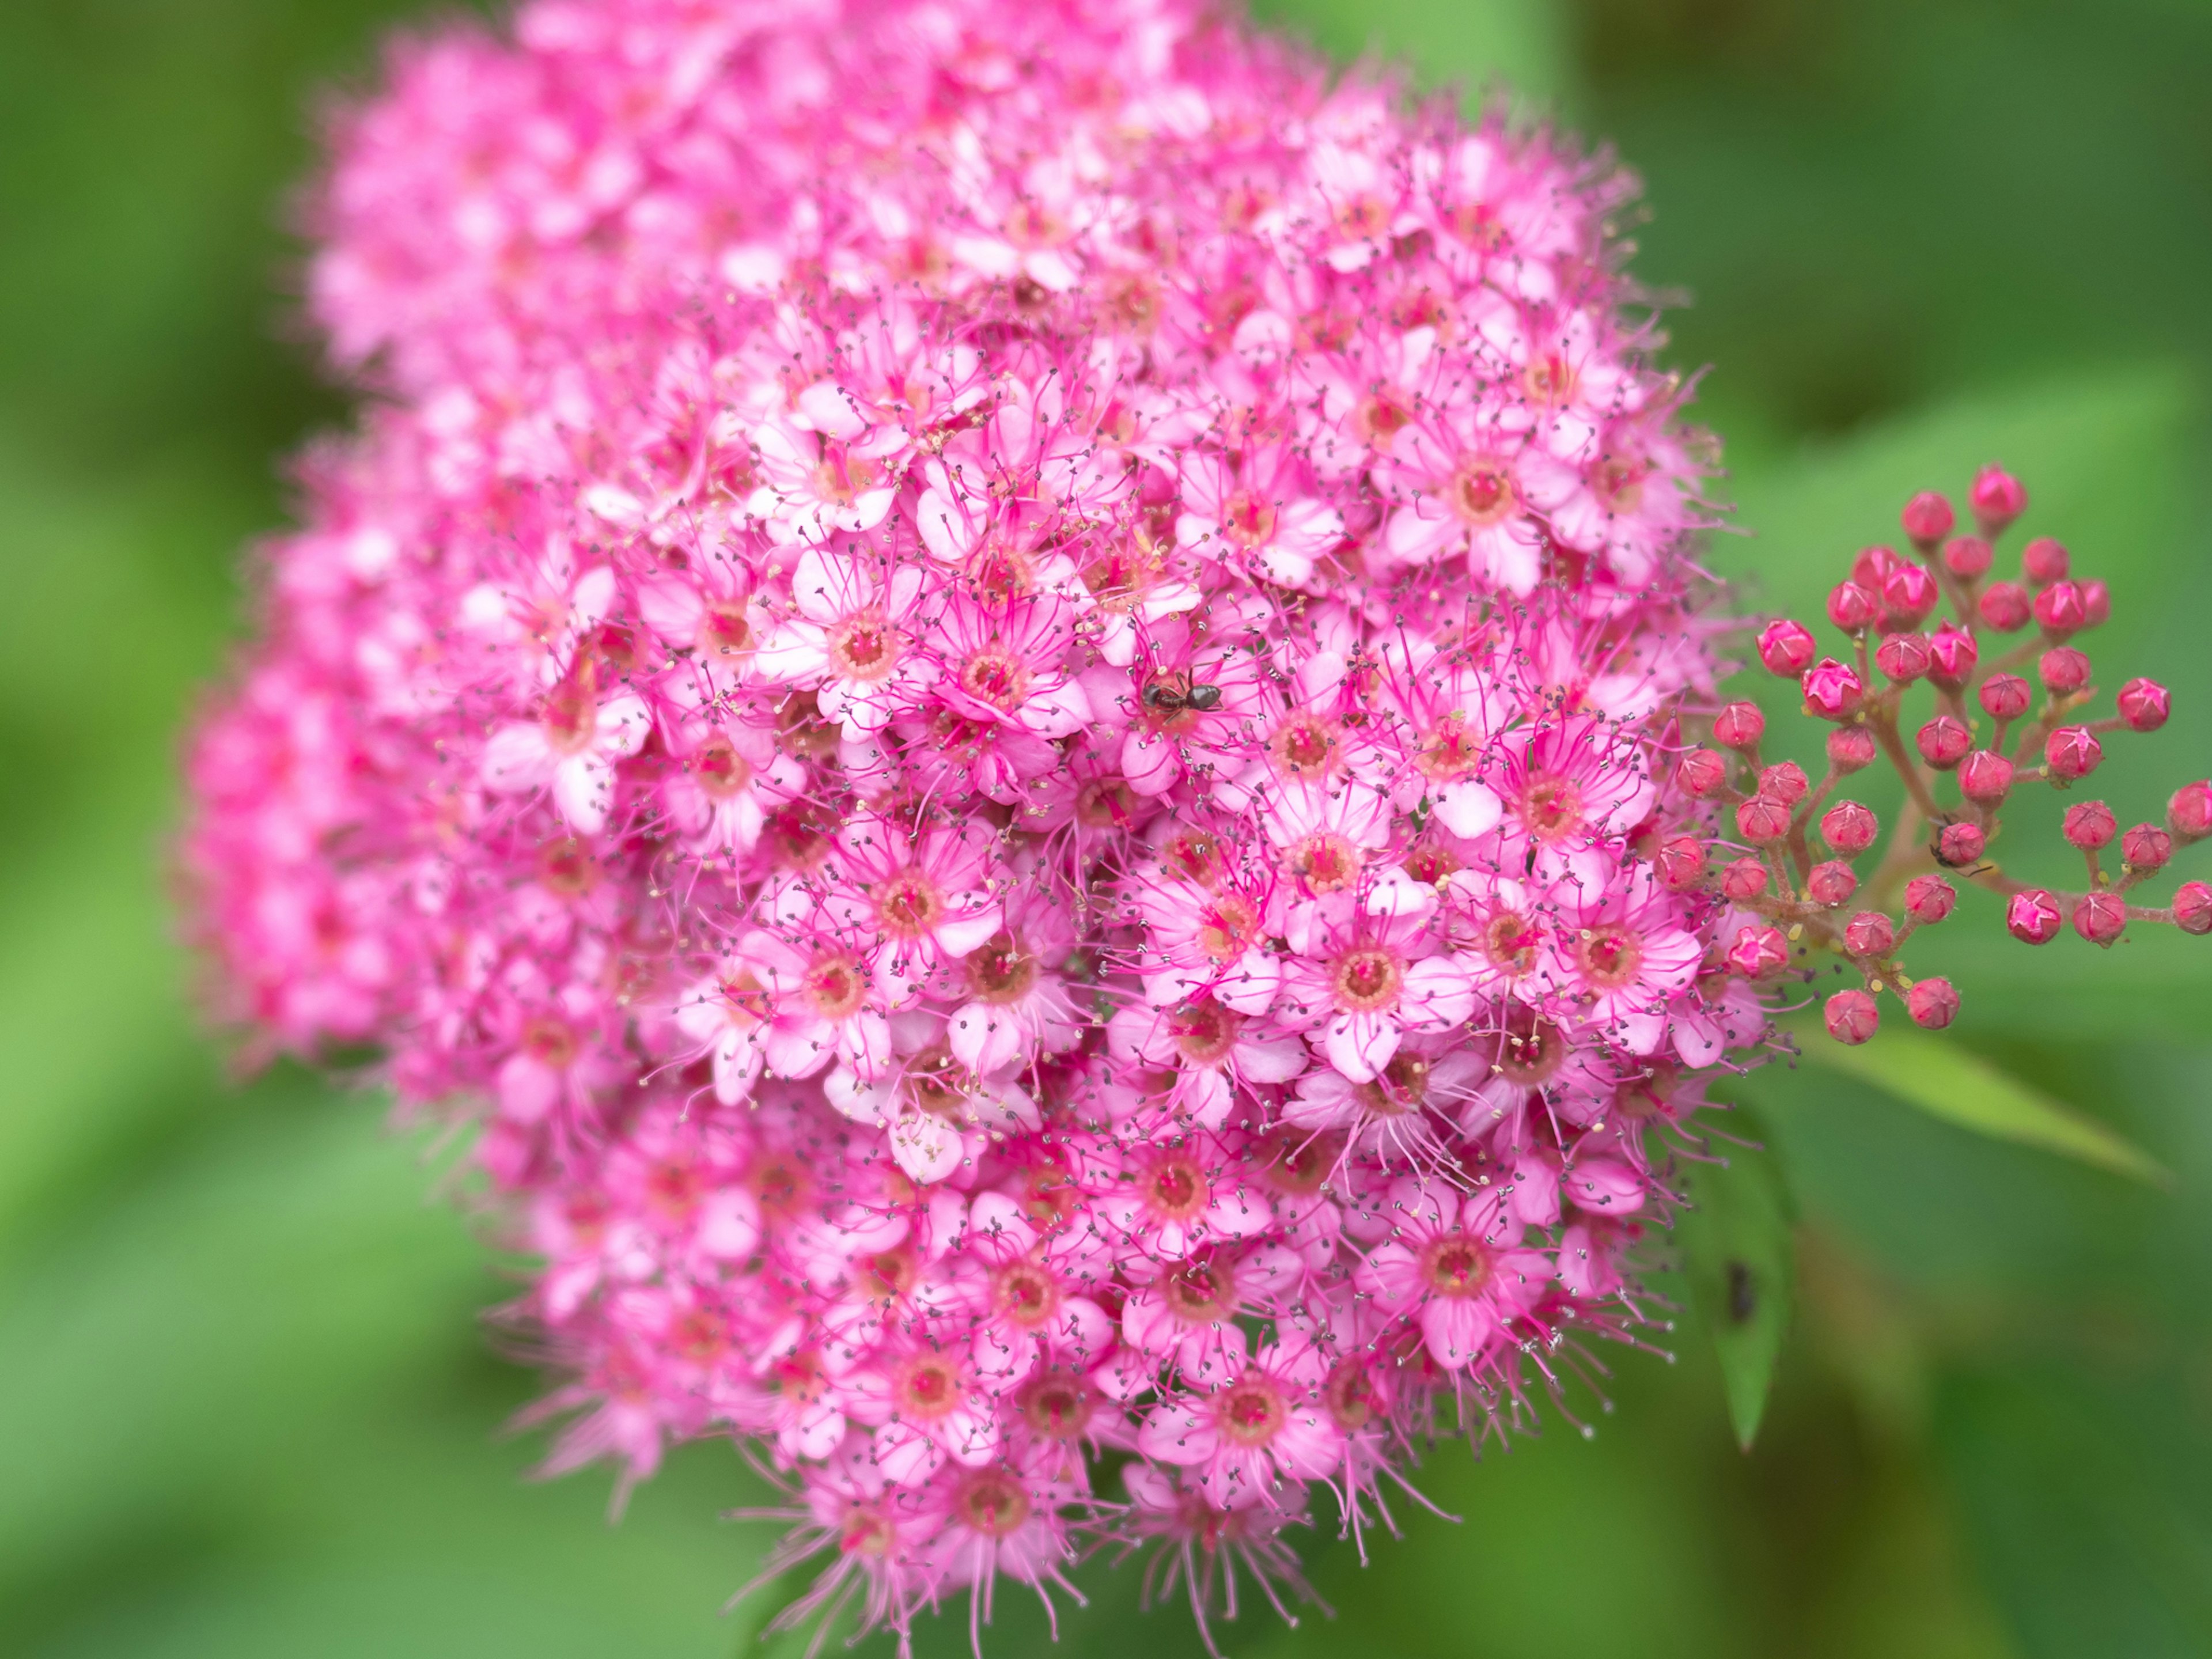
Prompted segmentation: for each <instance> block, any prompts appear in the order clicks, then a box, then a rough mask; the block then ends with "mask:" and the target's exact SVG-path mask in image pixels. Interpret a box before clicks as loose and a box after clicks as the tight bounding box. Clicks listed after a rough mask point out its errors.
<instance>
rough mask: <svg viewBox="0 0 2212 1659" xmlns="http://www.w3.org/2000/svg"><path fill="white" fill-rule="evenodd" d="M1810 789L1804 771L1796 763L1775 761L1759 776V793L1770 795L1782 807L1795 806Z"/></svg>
mask: <svg viewBox="0 0 2212 1659" xmlns="http://www.w3.org/2000/svg"><path fill="white" fill-rule="evenodd" d="M1811 787H1812V785H1811V784H1810V783H1809V782H1808V781H1807V779H1806V776H1805V769H1804V768H1803V767H1802V766H1800V765H1798V764H1797V763H1796V761H1777V762H1775V763H1774V764H1773V765H1771V766H1770V767H1768V768H1767V769H1765V771H1764V772H1761V773H1760V774H1759V793H1760V794H1762V795H1771V796H1773V797H1774V799H1777V800H1778V801H1780V802H1781V803H1782V804H1783V805H1784V806H1795V805H1796V804H1797V803H1798V802H1799V801H1801V800H1802V799H1805V792H1806V790H1808V789H1809V788H1811Z"/></svg>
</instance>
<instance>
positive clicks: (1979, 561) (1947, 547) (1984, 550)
mask: <svg viewBox="0 0 2212 1659" xmlns="http://www.w3.org/2000/svg"><path fill="white" fill-rule="evenodd" d="M1995 558H1996V554H1995V552H1994V551H1993V550H1991V549H1990V544H1989V543H1987V542H1986V541H1984V540H1983V539H1982V538H1980V537H1979V536H1954V537H1953V538H1951V539H1950V540H1949V541H1948V542H1945V543H1944V544H1943V568H1945V569H1946V570H1948V571H1949V572H1950V573H1951V574H1953V575H1954V576H1956V577H1957V578H1958V579H1959V580H1960V581H1962V582H1971V581H1978V580H1980V579H1981V578H1983V577H1984V576H1986V575H1988V574H1990V563H1991V562H1992V561H1993V560H1994V559H1995Z"/></svg>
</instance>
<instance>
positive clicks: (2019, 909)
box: [2005, 887, 2066, 945]
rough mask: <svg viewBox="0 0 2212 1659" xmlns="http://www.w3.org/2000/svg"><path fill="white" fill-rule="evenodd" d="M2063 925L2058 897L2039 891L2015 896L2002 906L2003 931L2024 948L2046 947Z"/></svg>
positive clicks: (2020, 893)
mask: <svg viewBox="0 0 2212 1659" xmlns="http://www.w3.org/2000/svg"><path fill="white" fill-rule="evenodd" d="M2065 925H2066V919H2065V918H2064V917H2063V916H2062V915H2059V914H2058V900H2057V896H2055V895H2053V894H2052V893H2051V892H2049V891H2047V890H2045V889H2043V888H2040V887H2030V888H2028V889H2027V890H2026V891H2024V892H2019V893H2015V894H2014V895H2013V896H2012V902H2010V903H2009V904H2008V905H2006V906H2005V927H2007V928H2008V930H2009V931H2010V932H2011V933H2012V936H2013V937H2014V938H2015V939H2018V940H2019V941H2020V942H2021V944H2023V945H2048V944H2050V943H2051V940H2053V939H2057V937H2058V930H2059V929H2060V928H2061V927H2064V926H2065Z"/></svg>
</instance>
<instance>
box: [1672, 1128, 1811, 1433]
mask: <svg viewBox="0 0 2212 1659" xmlns="http://www.w3.org/2000/svg"><path fill="white" fill-rule="evenodd" d="M1683 1184H1684V1186H1685V1187H1686V1188H1687V1191H1688V1196H1689V1200H1690V1202H1689V1206H1688V1207H1687V1208H1686V1209H1685V1210H1684V1211H1683V1212H1681V1214H1680V1216H1679V1217H1677V1218H1676V1220H1675V1223H1674V1237H1676V1238H1677V1239H1679V1240H1680V1242H1681V1245H1682V1257H1683V1261H1682V1267H1683V1274H1684V1276H1685V1277H1686V1279H1688V1280H1689V1285H1690V1300H1691V1302H1692V1304H1693V1305H1694V1306H1695V1307H1696V1309H1697V1310H1698V1314H1699V1317H1700V1318H1701V1319H1703V1320H1704V1322H1705V1327H1706V1328H1707V1329H1709V1330H1710V1331H1711V1332H1712V1334H1713V1347H1714V1349H1715V1350H1716V1352H1718V1353H1719V1355H1720V1361H1721V1376H1722V1378H1723V1381H1724V1382H1725V1383H1726V1385H1727V1388H1728V1402H1729V1420H1730V1421H1732V1422H1733V1423H1734V1424H1735V1436H1736V1439H1737V1441H1738V1442H1739V1443H1741V1445H1742V1447H1743V1449H1745V1450H1746V1451H1749V1450H1750V1449H1751V1443H1752V1442H1753V1440H1754V1439H1756V1438H1757V1437H1758V1436H1759V1419H1761V1418H1762V1417H1764V1416H1765V1413H1766V1396H1767V1393H1768V1391H1769V1389H1771V1387H1772V1386H1773V1383H1774V1367H1775V1365H1776V1364H1777V1362H1778V1361H1779V1360H1780V1358H1782V1344H1783V1340H1784V1338H1785V1337H1786V1336H1787V1335H1788V1334H1789V1332H1790V1310H1791V1307H1792V1305H1793V1303H1794V1301H1795V1297H1796V1250H1795V1248H1794V1246H1793V1244H1792V1242H1791V1239H1790V1222H1791V1221H1792V1220H1793V1219H1794V1218H1795V1215H1796V1207H1795V1206H1794V1205H1793V1204H1792V1203H1791V1201H1790V1189H1789V1187H1788V1185H1787V1183H1786V1182H1784V1180H1783V1176H1782V1170H1781V1166H1780V1165H1779V1164H1777V1163H1776V1162H1775V1160H1774V1157H1773V1155H1772V1154H1771V1152H1768V1151H1767V1150H1766V1149H1765V1147H1763V1146H1732V1147H1730V1148H1729V1150H1728V1152H1727V1155H1726V1157H1725V1158H1723V1160H1722V1161H1721V1162H1719V1163H1715V1164H1687V1165H1686V1166H1685V1169H1684V1175H1683Z"/></svg>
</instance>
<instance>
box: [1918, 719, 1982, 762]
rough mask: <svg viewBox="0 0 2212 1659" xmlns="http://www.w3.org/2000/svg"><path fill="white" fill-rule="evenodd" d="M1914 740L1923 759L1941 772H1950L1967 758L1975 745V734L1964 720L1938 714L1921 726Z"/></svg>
mask: <svg viewBox="0 0 2212 1659" xmlns="http://www.w3.org/2000/svg"><path fill="white" fill-rule="evenodd" d="M1913 741H1914V742H1915V743H1916V744H1918V745H1919V749H1920V758H1921V759H1923V760H1924V761H1926V762H1927V763H1929V765H1930V766H1932V767H1934V768H1935V769H1936V770H1937V771H1939V772H1948V771H1949V770H1950V769H1952V768H1953V767H1954V766H1956V765H1957V764H1958V763H1960V761H1962V760H1964V759H1966V754H1967V751H1968V750H1971V749H1972V748H1973V746H1974V734H1973V733H1972V732H1970V731H1968V730H1967V729H1966V722H1965V721H1964V720H1954V719H1953V718H1952V717H1951V716H1950V715H1948V714H1938V715H1937V716H1936V718H1935V719H1934V720H1930V721H1929V722H1928V724H1927V725H1925V726H1922V727H1921V728H1920V730H1919V732H1918V733H1917V734H1916V735H1915V737H1914V738H1913Z"/></svg>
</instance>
